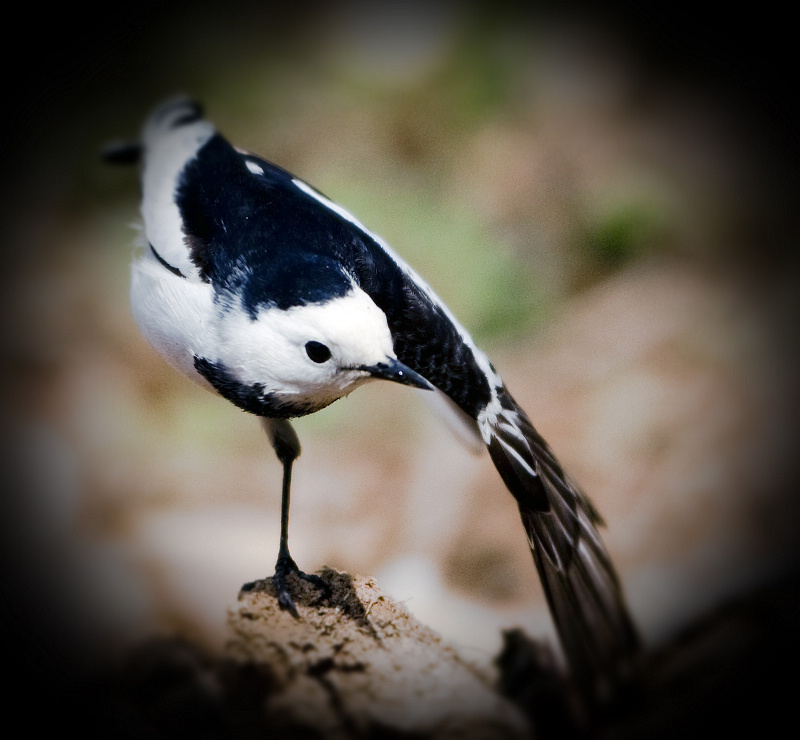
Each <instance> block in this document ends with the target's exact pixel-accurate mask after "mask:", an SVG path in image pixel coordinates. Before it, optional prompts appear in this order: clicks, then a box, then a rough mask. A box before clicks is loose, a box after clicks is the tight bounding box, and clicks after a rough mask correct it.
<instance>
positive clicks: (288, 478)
mask: <svg viewBox="0 0 800 740" xmlns="http://www.w3.org/2000/svg"><path fill="white" fill-rule="evenodd" d="M263 423H264V428H265V429H266V431H267V434H268V435H269V436H270V440H271V441H272V446H273V447H274V448H275V454H276V455H277V456H278V459H279V460H280V461H281V463H283V485H282V489H281V541H280V546H279V549H278V561H277V563H275V575H274V576H273V578H272V584H273V586H274V587H275V591H276V595H277V597H278V604H279V605H280V607H281V609H286V610H287V611H289V612H291V614H292V615H293V616H295V617H297V616H298V614H297V608H296V607H295V605H294V599H292V594H291V592H290V590H289V583H288V576H289V574H290V573H294V574H295V575H296V576H297V577H298V578H302V579H304V580H306V581H308V582H309V583H312V584H313V585H314V586H316V587H317V588H319V589H321V590H322V591H323V592H325V593H327V592H328V590H329V589H328V586H327V584H325V582H324V581H323V580H322V579H321V578H320V577H319V576H316V575H313V574H307V573H303V571H301V570H300V569H299V568H298V567H297V564H296V563H295V562H294V559H293V558H292V556H291V555H290V554H289V500H290V496H291V487H292V465H293V463H294V461H295V460H296V459H297V458H298V456H299V455H300V442H299V440H298V439H297V435H296V434H295V432H294V429H292V427H291V425H290V424H289V422H288V421H286V420H284V419H264V420H263Z"/></svg>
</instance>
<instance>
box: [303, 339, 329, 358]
mask: <svg viewBox="0 0 800 740" xmlns="http://www.w3.org/2000/svg"><path fill="white" fill-rule="evenodd" d="M306 354H307V355H308V356H309V357H310V358H311V359H312V360H313V361H314V362H319V363H323V362H327V361H328V360H330V359H331V351H330V350H329V349H328V348H327V347H326V346H325V345H324V344H322V342H314V341H311V342H306Z"/></svg>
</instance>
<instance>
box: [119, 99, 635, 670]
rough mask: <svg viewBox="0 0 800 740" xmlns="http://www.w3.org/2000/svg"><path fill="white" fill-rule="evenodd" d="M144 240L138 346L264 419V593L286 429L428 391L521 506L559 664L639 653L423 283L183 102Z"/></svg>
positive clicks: (600, 549)
mask: <svg viewBox="0 0 800 740" xmlns="http://www.w3.org/2000/svg"><path fill="white" fill-rule="evenodd" d="M107 156H108V159H110V160H112V161H114V160H116V161H130V162H134V161H140V162H141V165H142V167H141V185H142V204H141V210H142V217H143V220H144V229H143V231H144V236H145V238H146V240H147V247H146V250H144V251H143V253H142V254H141V256H139V257H138V258H137V259H136V260H135V261H134V264H133V275H132V286H131V301H132V306H133V313H134V315H135V318H136V321H137V323H138V325H139V327H140V328H141V331H142V333H143V334H144V336H145V337H146V338H147V339H148V340H149V342H150V343H151V344H152V345H153V346H154V347H155V348H156V349H157V350H158V351H159V352H160V353H161V354H162V355H163V356H164V357H165V358H166V360H167V361H168V362H169V363H170V364H172V365H173V366H174V367H175V368H177V369H178V370H180V371H181V372H182V373H184V374H185V375H187V376H188V377H189V378H191V379H192V380H194V381H195V382H197V383H199V384H200V385H202V386H205V387H206V388H208V389H210V390H213V391H216V392H217V393H219V394H220V395H221V396H223V397H224V398H226V399H228V400H229V401H230V402H232V403H233V404H235V405H236V406H238V407H239V408H240V409H243V410H244V411H248V412H250V413H252V414H255V415H257V416H259V417H261V420H262V422H263V425H264V429H265V430H266V432H267V435H268V436H269V439H270V441H271V443H272V445H273V447H274V449H275V452H276V454H277V456H278V458H279V459H280V461H281V463H282V464H283V489H282V506H281V538H280V549H279V552H278V560H277V564H276V567H275V576H274V578H273V584H274V587H275V589H276V591H277V596H278V600H279V603H280V605H281V606H282V607H283V608H285V609H288V610H289V611H291V612H292V613H294V614H295V615H296V614H297V612H296V609H295V605H294V602H293V599H292V596H291V593H290V588H289V583H288V581H287V576H288V575H289V573H295V574H297V575H298V576H300V577H302V578H307V579H309V580H311V581H312V582H315V583H317V584H318V585H319V579H318V578H317V577H315V576H309V575H307V574H305V573H302V571H300V570H299V569H298V567H297V565H296V564H295V562H294V560H293V559H292V557H291V555H290V554H289V545H288V524H289V490H290V484H291V472H292V464H293V462H294V461H295V459H296V458H297V456H298V455H299V454H300V444H299V442H298V439H297V435H296V434H295V432H294V430H293V429H292V427H291V425H290V423H289V419H292V418H294V417H298V416H304V415H306V414H311V413H313V412H315V411H319V410H320V409H323V408H325V407H326V406H328V405H329V404H331V403H333V402H334V401H336V400H337V399H339V398H342V397H343V396H346V395H347V394H349V393H351V392H352V391H353V390H355V389H356V388H358V387H359V386H361V385H363V384H364V383H367V382H369V381H371V380H375V379H383V380H391V381H394V382H396V383H402V384H404V385H408V386H412V387H415V388H421V389H425V390H427V391H430V392H433V393H435V394H437V396H439V397H440V399H441V400H443V401H444V402H445V405H447V406H448V407H449V409H450V411H451V412H452V413H453V414H454V415H455V416H457V417H458V418H459V419H460V420H461V421H462V422H464V423H465V424H466V426H467V427H468V428H469V429H470V430H471V431H472V432H473V433H474V434H475V435H476V436H477V438H478V439H479V440H481V442H482V443H483V444H485V446H486V447H487V448H488V450H489V454H490V456H491V459H492V461H493V462H494V465H495V467H496V468H497V471H498V473H499V474H500V476H501V478H502V479H503V481H504V483H505V485H506V486H507V487H508V490H509V491H510V492H511V494H512V495H513V496H514V498H515V499H516V501H517V504H518V505H519V511H520V514H521V516H522V523H523V525H524V528H525V532H526V533H527V536H528V542H529V544H530V547H531V551H532V553H533V560H534V562H535V564H536V569H537V571H538V573H539V577H540V579H541V582H542V585H543V587H544V593H545V595H546V597H547V602H548V604H549V606H550V610H551V613H552V615H553V619H554V621H555V625H556V627H557V631H558V634H559V636H560V639H561V642H562V645H563V648H564V651H565V654H566V657H567V659H568V662H569V663H570V665H571V668H572V670H573V672H574V673H575V674H576V676H577V677H578V678H579V679H580V680H581V681H582V682H583V683H586V682H591V683H593V684H596V683H597V682H598V681H599V680H602V681H603V682H606V683H607V682H608V680H609V678H610V677H611V678H612V680H613V677H614V676H615V675H616V674H617V672H618V667H619V666H621V665H623V664H627V663H628V662H629V659H630V658H631V657H632V656H633V655H634V654H635V652H636V650H637V637H636V631H635V629H634V626H633V624H632V622H631V619H630V617H629V614H628V610H627V608H626V606H625V602H624V598H623V595H622V592H621V589H620V585H619V582H618V578H617V575H616V573H615V571H614V567H613V565H612V563H611V560H610V559H609V556H608V554H607V552H606V549H605V547H604V546H603V543H602V542H601V540H600V537H599V535H598V532H597V526H598V525H599V524H601V519H600V516H599V515H598V513H597V511H596V510H595V508H594V506H593V505H592V504H591V502H590V501H589V500H588V498H587V497H586V496H585V495H584V494H583V493H582V492H581V491H580V490H579V489H578V488H577V487H576V486H575V484H574V483H573V482H572V481H571V480H570V479H569V478H568V477H567V476H566V475H565V473H564V471H563V470H562V468H561V465H560V464H559V462H558V461H557V460H556V458H555V456H554V455H553V453H552V452H551V450H550V448H549V447H548V445H547V443H546V442H545V441H544V440H543V439H542V437H541V436H540V435H539V434H538V433H537V431H536V430H535V429H534V428H533V425H532V424H531V422H530V420H529V419H528V416H527V414H526V413H525V412H524V411H523V410H522V409H521V408H520V407H519V405H518V404H517V403H516V401H515V400H514V399H513V397H512V396H511V394H510V393H509V391H508V390H507V388H506V387H505V385H504V384H503V381H502V380H501V379H500V376H499V375H498V374H497V372H496V371H495V369H494V367H493V366H492V364H491V362H490V361H489V359H488V358H487V357H486V355H485V354H484V353H483V352H482V351H481V350H479V349H478V348H477V347H476V346H475V343H474V342H473V340H472V338H471V337H470V336H469V334H468V333H467V332H466V330H465V329H464V328H463V327H462V326H461V325H460V324H459V323H458V322H457V321H456V319H455V318H454V317H453V316H452V314H451V313H450V311H449V310H448V308H447V307H446V306H445V305H444V304H443V303H442V301H441V300H440V299H439V298H438V297H437V296H436V295H435V294H434V293H433V291H432V290H431V289H430V288H429V287H428V285H426V283H425V282H424V281H423V280H422V279H421V278H420V277H419V276H418V275H417V274H416V273H415V272H414V271H413V270H412V269H411V268H410V267H409V266H408V265H407V264H406V263H405V262H404V261H403V260H402V259H401V258H400V257H399V256H398V255H397V254H396V253H395V252H394V251H393V250H392V249H391V248H390V247H389V246H388V245H387V244H386V243H385V242H384V241H382V240H381V239H380V238H379V237H378V236H376V235H375V234H373V233H372V232H370V231H369V230H367V229H366V228H365V227H364V226H362V225H361V224H360V223H359V222H358V221H357V220H356V219H355V218H354V217H353V216H352V215H350V214H349V213H348V212H347V211H345V210H344V209H343V208H341V207H340V206H338V205H336V204H335V203H333V202H332V201H330V200H329V199H328V198H326V197H325V196H324V195H322V193H320V192H319V191H318V190H315V189H314V188H313V187H311V186H310V185H308V184H306V183H305V182H303V181H302V180H300V179H298V178H297V177H295V176H294V175H292V174H290V173H289V172H287V171H286V170H283V169H281V168H280V167H278V166H276V165H274V164H272V163H271V162H268V161H266V160H264V159H262V158H261V157H257V156H255V155H253V154H250V153H247V152H244V151H241V150H239V149H236V148H234V147H233V146H231V144H229V143H228V141H227V140H226V139H224V138H223V137H222V136H221V135H220V134H219V133H217V131H216V130H215V128H214V127H213V126H212V124H211V123H209V122H208V121H207V120H206V119H205V118H204V116H203V113H202V110H201V108H200V107H199V106H198V105H197V104H196V103H194V102H192V101H190V100H187V99H183V98H182V99H177V100H172V101H170V102H168V103H166V104H163V105H162V106H161V107H159V108H158V109H157V110H156V111H155V112H154V113H153V114H152V115H151V117H150V118H149V119H148V121H147V122H146V124H145V126H144V130H143V133H142V137H141V140H140V142H138V143H136V144H131V145H128V146H126V147H123V146H119V147H116V148H114V149H111V150H109V152H108V153H107Z"/></svg>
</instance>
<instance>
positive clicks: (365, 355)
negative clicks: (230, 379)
mask: <svg viewBox="0 0 800 740" xmlns="http://www.w3.org/2000/svg"><path fill="white" fill-rule="evenodd" d="M218 330H219V333H218V339H219V344H218V346H219V347H220V351H219V359H220V360H221V361H222V362H224V363H225V365H226V366H227V367H228V368H229V370H230V371H231V372H233V373H234V374H235V375H236V377H237V378H238V379H239V380H241V381H243V382H245V383H260V384H263V385H264V387H265V388H266V389H267V390H269V391H272V392H277V391H278V390H279V389H280V391H282V392H283V393H285V394H286V395H287V396H292V397H293V398H294V399H302V400H303V401H310V402H313V403H315V404H320V405H327V404H328V403H331V402H332V401H335V400H336V399H338V398H341V397H342V396H344V395H346V394H348V393H350V391H352V390H355V388H357V387H358V386H359V385H362V384H363V383H365V382H366V381H368V380H369V379H370V376H369V374H368V373H366V372H365V371H364V370H360V369H358V368H360V367H362V366H365V365H375V364H377V363H380V362H386V360H387V359H390V358H394V357H395V354H394V350H393V349H392V337H391V334H390V332H389V327H388V325H387V323H386V317H385V315H384V314H383V312H382V311H381V310H380V309H379V308H378V307H377V306H376V305H375V304H374V303H373V301H372V299H371V298H370V297H369V296H368V295H367V294H366V293H364V292H363V291H362V290H360V289H359V288H357V287H355V286H353V290H352V291H351V292H350V293H348V295H346V296H344V297H342V298H335V299H333V300H331V301H329V302H327V303H325V304H311V305H307V306H296V307H294V308H290V309H288V310H281V309H277V308H265V309H262V310H261V311H259V313H258V315H257V317H256V320H255V321H253V320H251V318H250V317H249V316H248V315H246V314H245V313H244V312H240V311H236V312H229V313H226V314H225V318H224V319H223V320H222V321H221V322H220V325H219V327H218ZM309 343H312V344H309Z"/></svg>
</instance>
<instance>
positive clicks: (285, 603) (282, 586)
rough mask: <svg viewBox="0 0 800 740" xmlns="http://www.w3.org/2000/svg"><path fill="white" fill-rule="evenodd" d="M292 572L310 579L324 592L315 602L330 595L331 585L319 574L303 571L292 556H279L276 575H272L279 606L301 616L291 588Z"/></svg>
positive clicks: (310, 581) (307, 579)
mask: <svg viewBox="0 0 800 740" xmlns="http://www.w3.org/2000/svg"><path fill="white" fill-rule="evenodd" d="M290 573H293V574H294V575H295V576H297V577H298V578H302V579H303V580H304V581H308V582H309V583H310V584H311V585H313V586H314V587H315V588H317V589H319V590H320V591H321V592H322V594H321V595H320V598H319V599H317V600H316V601H315V603H319V601H321V600H322V599H324V598H327V597H329V596H330V593H331V590H330V587H329V586H328V584H327V583H325V581H323V580H322V579H321V578H320V577H319V576H318V575H314V574H313V573H303V571H302V570H300V568H298V567H297V563H295V562H294V560H293V559H292V558H291V556H289V555H281V556H280V557H279V558H278V562H277V563H276V564H275V575H274V576H273V577H272V585H273V586H274V587H275V594H276V596H277V598H278V606H280V608H281V609H285V610H286V611H288V612H289V613H290V614H291V615H292V616H293V617H296V618H299V615H298V613H297V607H296V606H295V604H294V599H293V598H292V594H291V591H290V589H289V582H288V576H289V574H290Z"/></svg>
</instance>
